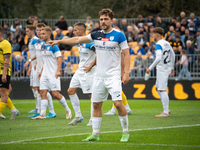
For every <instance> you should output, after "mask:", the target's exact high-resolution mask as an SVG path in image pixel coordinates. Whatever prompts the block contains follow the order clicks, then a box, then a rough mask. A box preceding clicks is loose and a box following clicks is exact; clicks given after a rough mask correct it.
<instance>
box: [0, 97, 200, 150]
mask: <svg viewBox="0 0 200 150" xmlns="http://www.w3.org/2000/svg"><path fill="white" fill-rule="evenodd" d="M128 102H129V105H130V107H131V109H132V111H133V114H132V115H129V116H128V118H129V130H130V141H129V142H128V143H120V142H119V140H120V138H121V131H122V128H121V125H120V122H119V118H118V116H117V115H115V116H103V120H102V124H101V129H100V132H101V133H100V141H98V142H81V140H82V139H84V138H86V137H87V136H88V135H89V134H91V133H92V127H87V126H86V124H87V123H88V121H89V118H90V101H89V100H81V101H80V105H81V111H82V115H83V117H84V122H82V123H79V124H76V125H75V126H69V125H67V124H68V123H69V122H70V121H71V120H72V119H70V120H66V119H65V111H64V109H63V108H62V106H61V105H60V104H59V103H58V101H56V100H54V108H55V112H56V114H57V117H56V118H51V119H46V120H30V118H28V116H29V115H31V114H28V111H30V110H31V109H33V108H34V107H35V102H34V101H33V100H14V101H13V103H14V105H15V106H16V108H17V109H18V110H19V111H20V116H18V117H17V118H16V120H9V119H10V110H9V109H8V108H6V109H5V110H4V112H3V114H4V116H6V117H7V118H6V119H1V120H0V129H1V130H0V150H18V149H19V150H29V149H34V150H35V149H36V150H46V149H48V150H49V149H50V150H51V149H52V150H57V149H66V150H69V149H72V150H79V149H81V150H85V149H86V150H102V149H103V150H111V149H113V150H118V149H119V150H126V149H136V150H140V149H141V150H143V149H145V150H146V149H159V150H160V149H161V150H162V149H170V150H177V149H178V150H179V149H180V150H190V149H191V150H194V149H197V150H198V149H200V101H191V100H190V101H170V111H171V115H170V117H168V118H155V117H154V116H155V115H156V114H159V113H161V112H162V105H161V102H160V101H159V100H128ZM67 103H68V105H69V107H70V108H71V109H72V112H73V117H74V111H73V108H72V106H71V103H70V101H69V100H67ZM111 106H112V101H110V100H109V101H106V102H104V104H103V113H105V112H107V111H108V110H109V109H110V108H111ZM47 114H48V112H47Z"/></svg>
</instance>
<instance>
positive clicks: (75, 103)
mask: <svg viewBox="0 0 200 150" xmlns="http://www.w3.org/2000/svg"><path fill="white" fill-rule="evenodd" d="M69 98H70V101H71V103H72V106H73V108H74V111H75V115H76V117H82V114H81V109H80V105H79V98H78V96H77V94H76V93H75V94H74V95H69Z"/></svg>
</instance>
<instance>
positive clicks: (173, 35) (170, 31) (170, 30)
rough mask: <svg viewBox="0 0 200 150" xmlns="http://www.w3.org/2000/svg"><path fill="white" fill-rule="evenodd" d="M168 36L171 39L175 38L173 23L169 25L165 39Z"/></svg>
mask: <svg viewBox="0 0 200 150" xmlns="http://www.w3.org/2000/svg"><path fill="white" fill-rule="evenodd" d="M169 36H171V37H172V39H175V30H174V26H173V25H170V27H169V31H168V32H167V36H166V39H168V37H169Z"/></svg>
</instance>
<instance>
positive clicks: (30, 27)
mask: <svg viewBox="0 0 200 150" xmlns="http://www.w3.org/2000/svg"><path fill="white" fill-rule="evenodd" d="M26 28H28V29H30V30H31V31H34V30H35V29H36V27H35V26H34V25H27V27H26Z"/></svg>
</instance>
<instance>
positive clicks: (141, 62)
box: [131, 52, 144, 78]
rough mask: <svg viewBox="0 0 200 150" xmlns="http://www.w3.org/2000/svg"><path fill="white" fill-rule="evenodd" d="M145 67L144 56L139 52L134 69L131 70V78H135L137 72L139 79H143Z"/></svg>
mask: <svg viewBox="0 0 200 150" xmlns="http://www.w3.org/2000/svg"><path fill="white" fill-rule="evenodd" d="M143 65H144V60H143V59H142V54H141V53H140V52H139V53H137V57H136V58H135V59H134V63H133V68H131V76H132V77H135V72H137V77H138V78H141V74H142V72H143V71H144V68H143Z"/></svg>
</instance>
